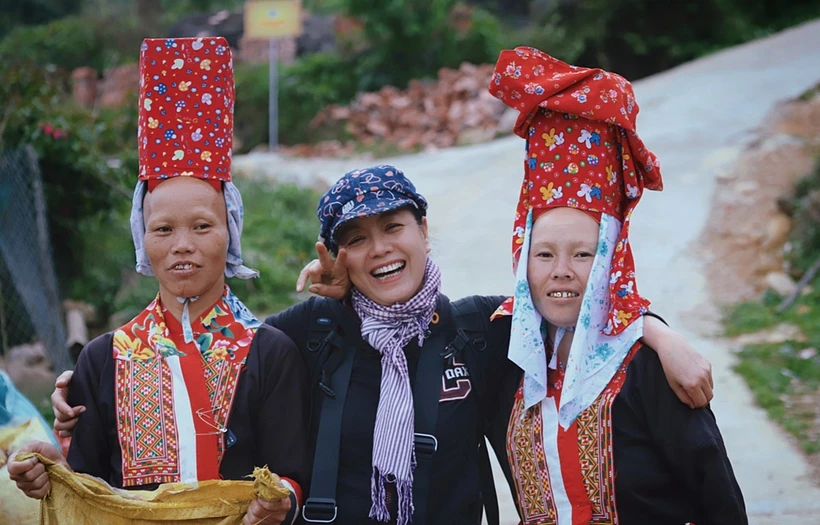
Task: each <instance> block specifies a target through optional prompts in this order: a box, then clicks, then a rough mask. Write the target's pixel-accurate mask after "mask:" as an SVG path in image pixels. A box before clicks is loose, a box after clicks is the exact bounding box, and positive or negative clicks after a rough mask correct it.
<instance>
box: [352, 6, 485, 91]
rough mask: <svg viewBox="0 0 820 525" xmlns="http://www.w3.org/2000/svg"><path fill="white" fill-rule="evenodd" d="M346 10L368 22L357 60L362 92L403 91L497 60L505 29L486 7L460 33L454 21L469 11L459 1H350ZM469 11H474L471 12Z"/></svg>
mask: <svg viewBox="0 0 820 525" xmlns="http://www.w3.org/2000/svg"><path fill="white" fill-rule="evenodd" d="M342 3H343V6H344V9H345V12H346V13H347V14H349V15H351V16H353V17H356V18H357V19H359V20H361V22H362V23H363V37H364V40H365V43H366V48H365V49H364V51H362V53H361V55H360V56H359V57H358V58H357V60H356V66H357V67H356V78H358V81H359V88H360V89H361V90H365V91H374V90H377V89H379V88H381V87H382V86H385V85H392V86H396V87H399V88H403V87H405V86H406V85H407V83H408V82H409V81H410V80H411V79H414V78H427V77H433V76H435V75H436V73H437V72H438V70H439V69H440V68H442V67H458V66H459V65H460V64H461V63H462V62H471V63H476V64H480V63H486V62H491V61H493V60H495V58H496V57H497V55H498V51H499V50H500V49H501V36H500V35H501V26H500V24H499V22H498V21H497V19H496V18H494V17H492V16H491V15H489V14H488V13H486V12H485V11H483V10H481V9H477V8H475V9H472V14H471V15H468V16H472V23H469V22H468V23H467V26H469V27H467V28H465V29H461V30H459V28H457V27H454V25H453V19H452V18H451V16H452V15H454V14H455V13H456V12H457V11H461V12H465V9H466V8H465V7H464V6H463V5H462V4H460V3H459V2H457V1H456V0H407V1H399V0H391V1H388V2H385V1H383V0H344V1H343V2H342ZM466 12H469V10H466Z"/></svg>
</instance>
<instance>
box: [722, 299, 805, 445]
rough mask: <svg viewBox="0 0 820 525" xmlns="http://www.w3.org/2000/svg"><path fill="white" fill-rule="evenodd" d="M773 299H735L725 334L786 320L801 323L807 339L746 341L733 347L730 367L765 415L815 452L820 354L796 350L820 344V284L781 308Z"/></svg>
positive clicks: (766, 326)
mask: <svg viewBox="0 0 820 525" xmlns="http://www.w3.org/2000/svg"><path fill="white" fill-rule="evenodd" d="M775 304H776V303H775ZM775 304H769V305H764V304H761V303H759V302H747V303H741V304H738V305H737V306H735V307H734V309H733V310H732V311H731V312H730V313H729V314H728V315H727V316H726V318H725V319H724V322H725V326H726V333H727V335H738V334H741V333H751V332H757V331H759V330H765V329H768V328H771V327H773V326H775V325H777V324H779V323H784V322H785V323H789V324H792V325H794V326H797V327H798V328H800V331H801V332H802V333H803V334H804V335H805V336H806V340H805V341H803V342H797V341H788V342H786V343H784V344H752V345H749V346H746V347H745V348H744V349H743V350H742V351H741V352H740V353H738V360H739V362H738V364H737V366H736V367H735V370H736V371H737V372H738V373H739V374H740V375H741V376H743V378H744V379H745V380H746V382H747V383H748V385H749V388H750V389H751V390H752V392H753V393H754V395H755V399H756V400H757V403H758V404H759V405H760V406H761V407H762V408H764V409H765V410H766V412H767V413H768V414H769V417H771V418H772V419H774V420H775V421H777V422H779V423H780V424H782V425H783V427H784V428H785V429H786V430H787V431H788V432H790V433H791V434H792V435H794V436H795V437H796V438H797V439H798V440H799V442H800V445H801V446H802V447H803V450H804V451H805V452H806V453H809V454H813V453H817V452H820V439H818V436H820V421H817V419H816V415H815V412H814V410H815V409H814V407H815V405H816V403H817V401H818V392H819V391H818V389H820V354H816V355H814V354H812V353H811V352H810V351H809V353H801V352H802V351H804V350H806V349H810V348H813V349H818V348H820V322H818V320H820V289H818V287H817V286H816V285H815V286H814V288H813V289H810V293H808V294H807V295H803V296H801V297H800V298H798V300H797V302H796V303H795V304H794V305H793V306H792V307H791V308H790V309H789V310H787V311H786V312H784V313H782V314H777V313H775V311H774V309H775Z"/></svg>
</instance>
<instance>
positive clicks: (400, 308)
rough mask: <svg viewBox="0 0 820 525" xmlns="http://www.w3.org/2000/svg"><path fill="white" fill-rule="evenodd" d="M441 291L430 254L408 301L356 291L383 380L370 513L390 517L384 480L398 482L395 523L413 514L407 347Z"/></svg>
mask: <svg viewBox="0 0 820 525" xmlns="http://www.w3.org/2000/svg"><path fill="white" fill-rule="evenodd" d="M440 291H441V271H440V270H439V268H438V266H436V264H435V263H434V262H433V261H432V260H431V259H430V258H428V259H427V265H426V267H425V270H424V285H423V286H422V288H421V290H420V291H419V292H418V293H417V294H416V295H414V296H413V297H412V298H411V299H410V300H409V301H407V302H406V303H396V304H394V305H393V306H382V305H380V304H378V303H376V302H374V301H373V300H371V299H369V298H368V297H366V296H364V295H362V294H361V293H360V292H359V291H358V290H356V289H354V290H353V301H352V302H353V309H354V310H356V313H357V314H359V318H360V319H361V320H362V329H361V330H362V338H363V339H364V340H365V341H367V343H368V344H370V346H372V347H373V348H375V349H376V350H378V351H379V352H380V353H381V354H382V363H381V364H382V380H381V393H380V394H379V408H378V410H377V412H376V427H375V429H374V430H373V475H372V477H371V480H370V499H371V507H370V518H372V519H374V520H377V521H385V522H386V521H390V512H389V510H388V509H387V502H386V498H385V487H384V486H385V483H395V484H396V493H397V494H398V514H399V515H398V517H397V518H396V524H397V525H406V524H408V523H410V521H411V520H412V516H413V469H414V468H415V466H416V453H415V450H414V445H413V423H414V420H413V391H412V389H411V388H410V374H409V372H408V370H407V357H406V356H405V355H404V347H405V346H407V343H409V342H410V341H411V340H412V339H413V338H414V337H418V340H419V346H421V345H422V344H423V343H424V336H425V333H426V332H427V327H428V326H429V325H430V321H431V320H432V318H433V313H434V312H435V310H436V303H437V301H438V296H439V292H440Z"/></svg>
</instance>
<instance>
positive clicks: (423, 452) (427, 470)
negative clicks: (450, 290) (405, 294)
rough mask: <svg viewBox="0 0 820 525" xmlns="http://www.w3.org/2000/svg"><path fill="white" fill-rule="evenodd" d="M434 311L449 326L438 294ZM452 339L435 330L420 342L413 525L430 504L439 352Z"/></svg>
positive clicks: (441, 355)
mask: <svg viewBox="0 0 820 525" xmlns="http://www.w3.org/2000/svg"><path fill="white" fill-rule="evenodd" d="M436 311H437V312H438V313H439V318H440V319H439V323H440V325H441V326H442V327H445V328H446V327H449V326H450V300H449V299H447V297H445V296H443V295H441V296H440V298H439V302H438V305H437V306H436ZM450 337H452V332H451V331H449V330H446V329H445V330H437V331H436V333H435V335H433V336H432V337H430V339H428V340H426V341H425V342H424V346H423V347H422V348H421V352H420V353H419V362H418V365H417V368H416V378H415V385H414V388H413V412H414V424H413V431H414V443H415V451H416V469H415V471H414V473H413V506H414V507H415V508H414V512H413V524H414V525H424V524H425V523H427V517H428V509H429V503H430V482H431V480H432V478H433V456H434V455H435V453H436V450H438V439H436V421H437V419H438V409H439V401H440V400H441V377H442V375H443V374H444V361H445V360H446V359H447V357H446V355H445V354H446V353H447V351H445V352H439V351H438V349H439V348H444V347H445V346H446V345H447V341H448V340H449V338H450Z"/></svg>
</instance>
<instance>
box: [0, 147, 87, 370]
mask: <svg viewBox="0 0 820 525" xmlns="http://www.w3.org/2000/svg"><path fill="white" fill-rule="evenodd" d="M49 239H50V238H49V235H48V223H47V217H46V206H45V198H44V195H43V186H42V179H41V177H40V170H39V167H38V164H37V156H36V153H35V152H34V149H33V148H32V147H30V146H27V147H24V148H21V149H18V150H12V151H5V152H2V153H0V351H1V352H2V353H3V354H6V353H7V352H8V351H9V349H10V348H13V347H15V346H18V345H23V344H30V343H34V342H40V343H41V344H42V345H43V346H44V348H45V350H46V353H47V354H48V356H49V358H50V360H51V363H52V365H53V367H54V369H55V370H67V369H69V368H71V360H70V357H69V353H68V352H67V351H66V334H65V328H64V325H63V316H62V309H61V305H60V294H59V290H58V288H57V277H56V275H55V272H54V262H53V259H52V255H51V243H50V240H49Z"/></svg>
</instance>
